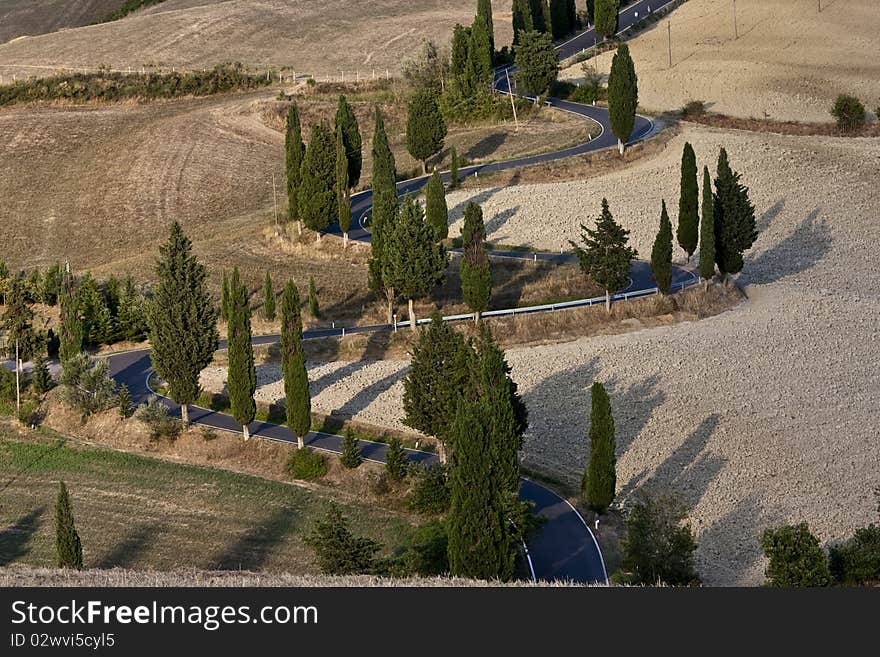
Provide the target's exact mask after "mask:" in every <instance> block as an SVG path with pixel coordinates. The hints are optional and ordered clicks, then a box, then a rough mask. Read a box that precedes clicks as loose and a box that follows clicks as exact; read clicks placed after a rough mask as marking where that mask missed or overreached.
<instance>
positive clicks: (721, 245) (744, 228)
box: [714, 148, 758, 276]
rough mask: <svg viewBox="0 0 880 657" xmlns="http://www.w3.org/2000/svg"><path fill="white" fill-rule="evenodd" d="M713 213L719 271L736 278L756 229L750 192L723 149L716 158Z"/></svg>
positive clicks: (755, 237) (716, 259) (755, 236)
mask: <svg viewBox="0 0 880 657" xmlns="http://www.w3.org/2000/svg"><path fill="white" fill-rule="evenodd" d="M714 211H715V217H714V218H715V262H716V264H717V265H718V271H720V272H721V274H722V276H724V275H726V274H738V273H739V272H741V271H742V268H743V254H744V253H745V252H746V251H747V250H749V249H750V248H752V245H753V244H754V243H755V240H756V239H758V229H757V226H756V223H755V206H754V205H752V202H751V201H750V200H749V189H748V187H746V186H745V185H743V184H742V183H741V182H740V174H739V173H737V172H735V171H733V169H731V168H730V163H729V162H728V160H727V151H726V150H725V149H724V148H722V149H721V152H720V153H719V155H718V172H717V177H716V178H715V201H714Z"/></svg>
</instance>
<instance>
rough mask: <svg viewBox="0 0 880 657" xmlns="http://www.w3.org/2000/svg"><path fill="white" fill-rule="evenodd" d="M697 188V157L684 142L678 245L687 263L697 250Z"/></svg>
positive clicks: (698, 218)
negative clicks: (684, 254) (682, 250)
mask: <svg viewBox="0 0 880 657" xmlns="http://www.w3.org/2000/svg"><path fill="white" fill-rule="evenodd" d="M699 195H700V194H699V189H698V188H697V156H696V154H694V147H693V146H691V145H690V143H689V142H685V145H684V152H683V153H682V154H681V197H680V198H679V201H678V231H677V237H678V245H679V246H680V247H681V248H682V249H684V252H685V253H687V259H688V262H690V260H691V256H692V255H693V254H694V251H696V250H697V237H698V233H699V227H700V217H699V215H698V214H697V203H699V200H698V199H699Z"/></svg>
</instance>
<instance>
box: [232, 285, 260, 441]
mask: <svg viewBox="0 0 880 657" xmlns="http://www.w3.org/2000/svg"><path fill="white" fill-rule="evenodd" d="M229 295H230V302H231V303H230V306H229V325H228V327H227V338H228V339H227V349H228V354H229V369H228V381H227V386H226V387H227V388H228V389H229V405H230V407H231V408H232V415H233V417H235V420H236V421H237V422H238V423H239V424H240V425H241V427H242V433H244V439H245V440H247V439H249V438H250V431H249V430H248V425H249V424H250V423H251V422H253V421H254V417H256V413H257V406H256V403H255V402H254V392H256V389H257V376H256V371H255V369H254V347H253V345H252V344H251V306H250V303H248V290H247V286H246V285H245V284H244V283H242V281H241V279H240V277H239V275H238V267H235V268H234V269H233V270H232V278H231V279H230V281H229Z"/></svg>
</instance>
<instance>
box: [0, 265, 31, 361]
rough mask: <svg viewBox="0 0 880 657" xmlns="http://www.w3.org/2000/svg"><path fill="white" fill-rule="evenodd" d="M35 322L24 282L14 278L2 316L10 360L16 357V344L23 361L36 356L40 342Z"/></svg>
mask: <svg viewBox="0 0 880 657" xmlns="http://www.w3.org/2000/svg"><path fill="white" fill-rule="evenodd" d="M33 321H34V311H33V308H31V307H30V305H29V304H28V301H27V296H26V293H25V289H24V281H23V280H22V279H21V278H13V279H12V285H11V287H10V291H9V294H8V295H7V299H6V309H5V310H4V311H3V315H2V316H0V328H2V329H3V330H4V331H6V353H7V355H8V356H9V357H10V358H13V359H14V358H15V357H16V351H15V346H16V344H18V356H19V358H21V360H23V361H24V360H29V359H30V357H31V356H32V355H35V353H36V346H37V342H38V341H37V339H36V337H37V336H36V334H35V333H34V325H33Z"/></svg>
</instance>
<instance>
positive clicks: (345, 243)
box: [342, 231, 348, 251]
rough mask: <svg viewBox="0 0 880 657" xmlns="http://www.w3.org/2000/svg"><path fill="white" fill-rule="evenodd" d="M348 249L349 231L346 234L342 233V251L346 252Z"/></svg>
mask: <svg viewBox="0 0 880 657" xmlns="http://www.w3.org/2000/svg"><path fill="white" fill-rule="evenodd" d="M347 248H348V231H345V232H344V233H342V250H343V251H344V250H345V249H347Z"/></svg>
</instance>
